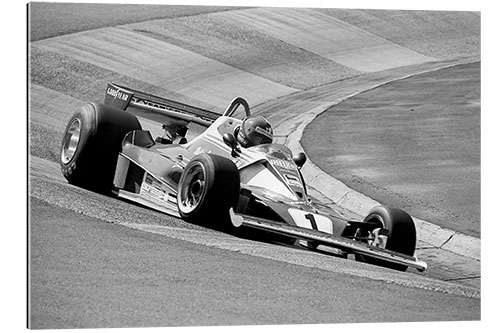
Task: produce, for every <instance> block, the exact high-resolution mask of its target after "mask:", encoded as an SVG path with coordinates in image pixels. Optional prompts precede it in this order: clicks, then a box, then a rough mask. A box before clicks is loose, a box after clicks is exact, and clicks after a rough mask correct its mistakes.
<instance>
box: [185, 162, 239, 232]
mask: <svg viewBox="0 0 500 333" xmlns="http://www.w3.org/2000/svg"><path fill="white" fill-rule="evenodd" d="M195 167H202V169H203V170H204V171H203V172H204V178H205V186H204V189H203V193H202V195H201V200H200V202H199V204H198V205H197V206H196V207H195V208H194V209H192V210H190V211H187V210H184V209H183V207H182V206H183V205H182V203H181V202H182V199H183V198H182V193H183V190H184V189H185V187H186V186H188V184H187V183H186V180H187V179H188V177H189V171H190V170H191V169H192V168H195ZM239 188H240V178H239V171H238V169H237V167H236V165H235V164H234V163H233V162H232V161H231V160H229V159H227V158H225V157H222V156H219V155H214V154H200V155H197V156H195V157H194V158H193V159H192V160H191V161H190V162H189V163H188V165H187V166H186V169H185V171H184V172H183V173H182V175H181V178H180V180H179V185H178V191H177V202H178V208H179V214H180V215H181V217H182V218H183V219H185V220H188V221H193V222H195V223H198V224H208V225H210V226H213V227H222V226H223V225H225V224H226V223H225V220H226V219H227V218H229V208H230V207H234V206H235V205H236V203H237V201H238V196H239ZM220 220H223V223H218V221H220ZM229 224H230V223H229Z"/></svg>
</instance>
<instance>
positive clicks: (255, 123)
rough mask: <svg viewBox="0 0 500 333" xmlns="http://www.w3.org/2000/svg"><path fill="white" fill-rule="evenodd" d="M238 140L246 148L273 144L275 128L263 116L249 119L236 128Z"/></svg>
mask: <svg viewBox="0 0 500 333" xmlns="http://www.w3.org/2000/svg"><path fill="white" fill-rule="evenodd" d="M235 136H236V140H238V142H239V143H240V145H241V146H242V147H244V148H248V147H253V146H257V145H261V144H265V143H272V142H273V128H272V127H271V124H270V123H269V122H268V121H267V119H266V118H264V117H262V116H252V117H247V118H245V119H244V120H243V123H242V124H241V127H237V128H236V135H235Z"/></svg>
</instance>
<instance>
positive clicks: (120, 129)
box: [59, 103, 141, 193]
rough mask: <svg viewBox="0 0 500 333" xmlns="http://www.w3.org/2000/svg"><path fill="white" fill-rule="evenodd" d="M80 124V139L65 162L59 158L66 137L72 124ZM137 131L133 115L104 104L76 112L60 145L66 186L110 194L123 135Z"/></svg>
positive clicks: (137, 125)
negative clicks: (75, 122)
mask: <svg viewBox="0 0 500 333" xmlns="http://www.w3.org/2000/svg"><path fill="white" fill-rule="evenodd" d="M75 120H78V121H80V137H79V141H78V144H77V147H76V150H75V152H74V155H73V156H72V157H71V159H70V160H69V161H68V162H65V161H64V160H63V158H62V151H63V149H64V145H65V140H66V136H67V134H68V130H69V129H70V127H71V124H72V122H73V121H75ZM138 129H141V125H140V123H139V121H138V119H137V117H135V116H134V115H132V114H130V113H128V112H126V111H123V110H118V109H115V108H112V107H110V106H107V105H104V104H94V103H89V104H87V105H85V106H83V107H82V108H80V109H79V110H77V111H76V112H75V113H74V114H73V116H72V117H71V118H70V120H69V122H68V125H67V126H66V129H65V132H64V136H63V141H62V143H61V155H60V159H59V161H60V165H61V171H62V173H63V175H64V177H65V178H66V179H67V180H68V182H69V183H70V184H74V185H77V186H80V187H83V188H86V189H89V190H93V191H97V192H102V193H110V191H111V188H112V185H113V179H114V173H115V169H116V162H117V159H118V153H119V152H120V151H121V145H122V141H123V138H124V137H125V135H126V134H127V133H128V132H130V131H132V130H138Z"/></svg>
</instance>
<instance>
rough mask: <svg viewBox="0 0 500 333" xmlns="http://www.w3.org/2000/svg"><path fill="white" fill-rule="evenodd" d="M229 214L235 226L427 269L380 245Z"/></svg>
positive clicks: (424, 265)
mask: <svg viewBox="0 0 500 333" xmlns="http://www.w3.org/2000/svg"><path fill="white" fill-rule="evenodd" d="M229 215H230V217H231V222H232V223H233V225H234V226H235V227H240V226H246V227H250V228H255V229H260V230H265V231H268V232H272V233H276V234H281V235H285V236H291V237H295V238H297V239H303V240H308V241H314V242H317V243H320V244H324V245H327V246H331V247H333V248H337V249H341V250H343V251H345V252H347V253H355V254H362V255H365V256H369V257H373V258H376V259H381V260H384V261H389V262H392V263H396V264H401V265H405V266H408V267H413V268H416V269H417V270H418V271H419V272H423V271H424V270H426V269H427V264H426V263H425V262H423V261H420V260H418V259H417V258H416V257H412V256H409V255H405V254H402V253H398V252H395V251H390V250H386V249H383V248H380V247H375V246H371V245H368V244H365V243H361V242H357V241H355V240H351V239H348V238H345V237H340V236H336V235H331V234H327V233H325V232H321V231H318V230H312V229H306V228H300V227H294V226H290V225H287V224H283V223H276V222H273V221H271V220H266V219H263V218H258V217H254V216H249V215H244V214H240V213H235V212H234V210H233V209H232V208H231V209H230V211H229Z"/></svg>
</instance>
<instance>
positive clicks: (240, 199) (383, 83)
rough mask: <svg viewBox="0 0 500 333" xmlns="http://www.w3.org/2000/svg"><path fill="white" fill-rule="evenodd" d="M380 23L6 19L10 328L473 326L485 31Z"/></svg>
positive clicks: (228, 12)
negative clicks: (17, 88)
mask: <svg viewBox="0 0 500 333" xmlns="http://www.w3.org/2000/svg"><path fill="white" fill-rule="evenodd" d="M382 3H384V2H383V1H382ZM390 3H391V6H389V7H384V6H382V7H381V6H377V5H376V2H374V3H373V5H370V3H369V2H368V3H366V2H365V6H362V7H358V6H356V2H353V4H352V6H351V5H349V2H346V1H342V2H339V4H337V3H336V2H326V1H322V2H314V1H312V2H300V1H297V2H290V3H286V2H279V1H271V2H269V4H266V3H265V2H263V3H261V2H255V3H252V2H248V1H247V2H242V1H241V2H239V1H236V2H234V3H232V2H224V3H220V2H206V3H203V2H200V3H189V2H186V3H182V2H177V3H174V2H170V3H167V2H165V3H162V2H156V3H155V2H152V3H145V2H144V3H141V2H135V3H134V2H105V1H102V2H71V3H70V2H62V1H55V2H38V1H34V2H27V3H25V11H26V32H27V34H26V37H25V38H26V44H25V47H26V67H27V68H26V73H27V78H26V80H27V83H26V90H27V91H26V95H27V102H26V106H27V112H26V125H25V127H26V132H27V133H26V142H27V147H26V155H27V156H26V161H27V166H26V171H27V175H25V176H24V177H25V178H26V182H27V184H26V185H27V186H26V189H27V194H26V199H25V200H26V201H27V202H26V209H25V210H26V214H27V216H26V221H25V223H26V230H25V232H26V243H27V244H26V258H24V260H25V261H26V267H25V269H26V280H27V281H26V303H27V304H26V323H25V326H26V328H28V329H37V330H38V329H44V330H47V329H49V330H52V329H94V328H100V329H101V328H180V327H184V328H197V327H198V328H201V327H220V328H223V327H225V328H231V327H240V328H242V327H246V328H247V329H260V328H261V327H272V328H273V330H274V329H277V328H279V327H280V326H281V325H287V327H291V328H293V329H297V330H299V329H300V330H302V329H314V328H313V327H316V326H317V325H320V326H322V327H323V326H326V327H323V328H324V329H328V330H334V329H337V327H336V325H345V324H349V325H354V327H359V328H360V329H361V330H363V331H365V330H369V331H373V330H374V329H375V330H377V329H379V330H380V331H386V329H385V328H384V327H383V326H377V325H382V324H385V325H390V324H396V325H399V324H407V325H408V324H410V323H412V324H413V325H416V326H414V327H416V328H418V327H419V325H425V324H426V323H427V324H431V323H434V324H436V325H439V324H446V323H450V324H455V325H456V326H458V327H460V325H462V324H463V325H468V324H471V323H472V324H473V323H476V324H477V323H481V321H482V320H484V317H483V316H482V310H484V305H483V304H482V301H484V299H483V296H484V294H485V292H484V290H485V289H484V279H483V278H484V275H483V274H482V272H483V273H484V268H485V265H484V262H483V261H482V260H481V259H482V252H481V242H482V238H483V237H482V236H483V235H485V234H486V233H487V230H488V229H483V227H484V222H483V220H485V218H484V215H483V214H484V213H483V212H482V208H484V207H483V205H484V199H485V198H484V196H482V190H484V187H483V188H482V186H484V185H485V182H488V179H489V178H485V177H484V175H483V177H482V164H483V163H484V160H482V152H483V150H482V144H484V143H485V142H484V137H483V136H482V129H483V128H482V127H483V123H484V117H483V113H482V112H481V109H482V85H481V81H482V75H484V71H482V61H481V60H482V59H481V58H482V55H481V49H482V34H483V33H484V31H483V30H482V17H483V16H484V12H483V11H482V7H481V6H480V4H477V6H476V7H474V4H471V5H470V6H463V7H460V6H453V5H452V2H444V4H443V5H442V6H440V7H438V8H436V7H432V6H431V7H430V8H429V7H424V6H422V7H419V3H418V2H415V3H413V4H412V5H411V6H410V5H409V4H402V3H401V4H400V3H398V2H390ZM424 3H425V2H424ZM420 5H421V4H420ZM483 37H484V36H483ZM21 149H22V147H21ZM492 153H493V152H492ZM496 153H497V151H495V152H494V154H496ZM487 187H488V184H487ZM482 200H483V202H482ZM488 202H490V201H488ZM493 208H494V207H493ZM482 213H483V214H482ZM488 217H489V216H488ZM485 221H486V223H489V224H497V222H495V221H494V219H490V218H488V219H487V220H485ZM490 236H491V233H490ZM493 236H494V235H493ZM492 250H493V251H497V250H495V249H494V248H493V249H492ZM483 252H484V251H483ZM482 305H483V306H482ZM457 323H458V324H457ZM288 325H291V326H288ZM298 325H301V326H298ZM309 325H314V326H309ZM358 325H361V326H358ZM371 325H375V328H374V327H372V326H371ZM301 327H302V328H301ZM349 327H350V326H347V327H346V326H339V327H338V328H339V329H340V328H342V329H349ZM398 327H400V330H402V329H407V328H406V327H407V326H398ZM421 327H422V330H430V329H431V328H430V327H432V326H421ZM446 327H447V326H442V327H441V329H446ZM471 327H472V328H476V327H477V326H471Z"/></svg>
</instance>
